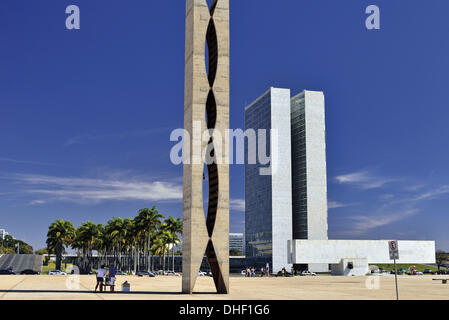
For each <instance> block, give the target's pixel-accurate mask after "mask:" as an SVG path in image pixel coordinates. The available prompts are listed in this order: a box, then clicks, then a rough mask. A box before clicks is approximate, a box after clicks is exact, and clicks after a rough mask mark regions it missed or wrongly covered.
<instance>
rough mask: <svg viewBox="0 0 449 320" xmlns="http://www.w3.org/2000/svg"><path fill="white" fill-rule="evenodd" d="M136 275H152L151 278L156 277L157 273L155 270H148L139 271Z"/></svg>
mask: <svg viewBox="0 0 449 320" xmlns="http://www.w3.org/2000/svg"><path fill="white" fill-rule="evenodd" d="M136 276H138V277H144V276H145V277H150V278H154V277H155V276H156V275H155V274H154V273H153V272H148V271H137V273H136Z"/></svg>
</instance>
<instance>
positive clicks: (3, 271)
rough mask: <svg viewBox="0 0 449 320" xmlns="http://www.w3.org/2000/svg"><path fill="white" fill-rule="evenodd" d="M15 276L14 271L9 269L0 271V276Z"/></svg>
mask: <svg viewBox="0 0 449 320" xmlns="http://www.w3.org/2000/svg"><path fill="white" fill-rule="evenodd" d="M14 274H16V273H15V272H14V271H12V270H11V269H3V270H0V275H14Z"/></svg>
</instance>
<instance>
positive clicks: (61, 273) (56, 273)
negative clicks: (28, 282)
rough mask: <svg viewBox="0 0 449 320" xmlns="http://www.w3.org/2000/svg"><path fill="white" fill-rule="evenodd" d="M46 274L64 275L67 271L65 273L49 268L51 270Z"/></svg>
mask: <svg viewBox="0 0 449 320" xmlns="http://www.w3.org/2000/svg"><path fill="white" fill-rule="evenodd" d="M48 275H50V276H66V275H67V273H65V272H63V271H61V270H51V271H48Z"/></svg>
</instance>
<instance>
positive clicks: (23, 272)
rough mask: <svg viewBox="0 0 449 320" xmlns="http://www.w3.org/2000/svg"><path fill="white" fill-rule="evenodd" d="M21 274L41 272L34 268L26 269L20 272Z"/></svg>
mask: <svg viewBox="0 0 449 320" xmlns="http://www.w3.org/2000/svg"><path fill="white" fill-rule="evenodd" d="M20 274H29V275H35V274H41V273H40V272H39V271H35V270H32V269H26V270H23V271H22V272H20Z"/></svg>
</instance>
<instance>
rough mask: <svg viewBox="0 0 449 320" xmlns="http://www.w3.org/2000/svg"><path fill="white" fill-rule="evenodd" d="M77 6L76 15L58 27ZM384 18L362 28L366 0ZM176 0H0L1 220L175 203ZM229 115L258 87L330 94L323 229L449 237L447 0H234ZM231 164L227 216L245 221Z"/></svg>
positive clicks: (94, 215) (33, 221) (20, 228)
mask: <svg viewBox="0 0 449 320" xmlns="http://www.w3.org/2000/svg"><path fill="white" fill-rule="evenodd" d="M70 4H76V5H79V7H80V10H81V29H80V30H72V31H69V30H67V29H66V28H65V19H66V16H67V15H66V14H65V8H66V6H68V5H70ZM370 4H376V5H378V6H379V7H380V10H381V30H374V31H368V30H367V29H366V28H365V19H366V17H367V15H366V14H365V8H366V7H367V6H368V5H370ZM184 10H185V6H184V1H148V0H133V1H124V0H109V1H106V0H96V1H91V0H89V1H88V0H70V1H65V0H47V1H31V0H27V1H25V0H2V1H1V3H0V30H1V31H0V44H1V50H0V137H1V139H0V226H1V227H4V228H6V229H7V230H8V231H9V232H10V233H12V234H13V235H14V236H16V237H17V238H20V239H23V240H25V241H27V242H29V243H30V244H32V245H33V246H34V247H35V248H36V249H37V248H40V247H43V246H44V245H45V235H46V232H47V227H48V225H49V224H50V223H51V222H52V221H53V220H55V219H58V218H63V219H69V220H72V221H73V222H74V224H75V225H79V224H80V223H81V222H82V221H86V220H91V221H94V222H97V223H100V222H101V223H104V222H106V221H107V220H108V219H110V218H112V217H113V216H122V217H132V216H134V215H135V214H136V212H137V210H138V209H140V208H143V207H148V206H152V205H156V206H157V207H158V209H159V210H160V212H162V213H163V214H165V215H166V216H169V215H172V216H181V215H182V203H181V195H182V192H181V191H182V178H181V175H182V168H181V167H179V166H174V165H172V164H171V162H170V159H169V152H170V148H171V147H172V146H173V143H171V142H170V141H169V136H170V132H171V131H172V130H173V129H176V128H181V127H182V126H183V89H184V85H183V82H184ZM231 10H232V11H231V127H232V128H243V126H244V105H246V104H247V103H249V102H251V101H252V100H253V99H255V98H256V97H258V96H259V95H260V94H262V93H263V92H265V91H266V90H267V89H268V88H269V87H270V86H276V87H286V88H291V89H292V93H294V94H296V93H298V92H300V91H302V90H303V89H308V90H323V91H324V92H325V95H326V125H327V152H328V154H327V166H328V198H329V207H330V210H329V236H330V238H335V239H348V238H355V239H388V238H398V239H410V240H413V239H429V240H430V239H435V240H437V247H438V248H440V249H445V250H449V238H448V236H447V234H448V232H447V228H448V222H449V219H448V209H447V208H448V204H449V173H448V169H447V166H448V163H449V148H448V147H447V146H448V142H447V141H448V140H449V126H448V125H447V122H448V119H449V101H448V100H449V98H448V92H449V90H448V89H449V79H448V77H449V59H448V56H449V39H448V37H447V32H448V26H447V22H446V21H447V12H449V2H448V1H446V0H431V1H423V0H420V1H412V0H410V1H407V4H405V2H404V1H400V0H388V1H386V0H373V1H364V0H349V1H331V0H326V1H325V0H301V1H298V0H282V1H273V0H271V1H270V0H239V1H233V0H231ZM243 173H244V168H243V166H241V165H234V166H232V167H231V207H232V210H231V231H234V232H240V231H243V228H244V225H243V223H244V202H243V197H244V176H243Z"/></svg>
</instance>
